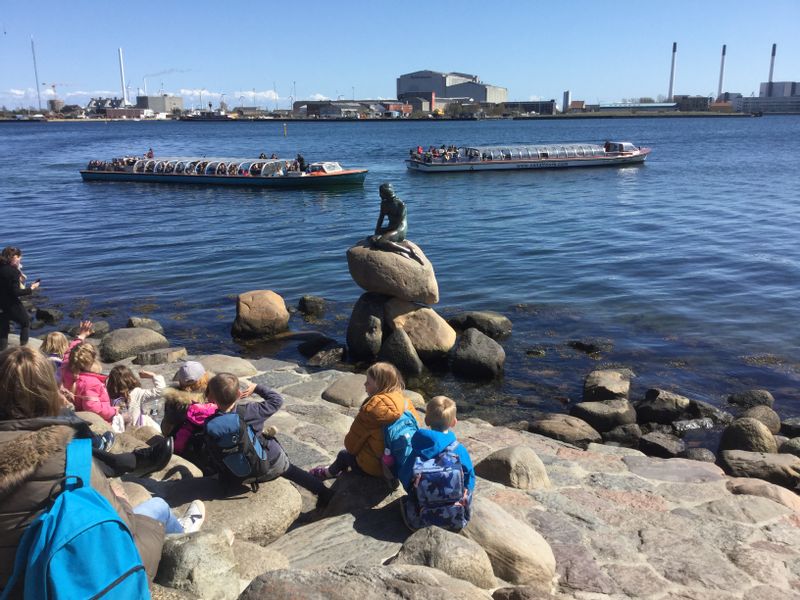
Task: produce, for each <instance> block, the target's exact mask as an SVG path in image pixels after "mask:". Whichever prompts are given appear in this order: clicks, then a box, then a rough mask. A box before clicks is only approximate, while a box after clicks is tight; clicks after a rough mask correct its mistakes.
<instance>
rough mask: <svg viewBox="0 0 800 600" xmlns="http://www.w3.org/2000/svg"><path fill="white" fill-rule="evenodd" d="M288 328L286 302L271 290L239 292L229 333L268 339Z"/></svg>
mask: <svg viewBox="0 0 800 600" xmlns="http://www.w3.org/2000/svg"><path fill="white" fill-rule="evenodd" d="M288 329H289V311H288V310H286V303H285V302H284V301H283V298H281V297H280V296H279V295H278V294H276V293H275V292H273V291H271V290H253V291H250V292H245V293H243V294H239V297H238V298H237V300H236V319H235V320H234V322H233V327H232V328H231V335H233V337H235V338H243V339H253V338H261V339H269V338H272V337H274V336H275V335H276V334H278V333H282V332H284V331H286V330H288Z"/></svg>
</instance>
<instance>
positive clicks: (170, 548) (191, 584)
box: [156, 530, 239, 600]
mask: <svg viewBox="0 0 800 600" xmlns="http://www.w3.org/2000/svg"><path fill="white" fill-rule="evenodd" d="M156 581H157V582H158V583H160V584H161V585H165V586H167V587H171V588H176V589H179V590H184V591H186V592H189V593H191V594H194V595H195V596H197V597H199V598H215V599H216V598H218V599H219V600H228V599H230V600H234V599H235V598H237V597H238V595H239V577H238V575H237V573H236V559H235V557H234V553H233V549H232V548H231V545H230V544H229V543H228V539H227V536H226V535H224V534H223V533H222V532H217V531H209V530H203V531H199V532H197V533H192V534H188V535H180V536H167V538H166V539H165V540H164V547H163V550H162V553H161V562H160V563H159V565H158V574H157V575H156Z"/></svg>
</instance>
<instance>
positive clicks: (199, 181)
mask: <svg viewBox="0 0 800 600" xmlns="http://www.w3.org/2000/svg"><path fill="white" fill-rule="evenodd" d="M366 176H367V171H366V170H360V169H359V170H351V171H342V172H339V173H326V174H324V175H305V176H302V177H287V176H280V177H244V176H239V175H183V174H163V173H130V172H126V171H91V170H82V171H81V177H82V178H83V180H84V181H125V182H137V183H178V184H189V185H232V186H246V187H267V188H295V189H311V188H327V187H337V186H347V185H350V186H355V185H363V184H364V178H365V177H366Z"/></svg>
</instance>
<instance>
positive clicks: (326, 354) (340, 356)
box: [306, 345, 345, 367]
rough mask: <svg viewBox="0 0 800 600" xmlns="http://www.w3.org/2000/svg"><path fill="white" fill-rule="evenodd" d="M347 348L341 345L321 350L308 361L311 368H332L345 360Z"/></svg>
mask: <svg viewBox="0 0 800 600" xmlns="http://www.w3.org/2000/svg"><path fill="white" fill-rule="evenodd" d="M344 353H345V347H344V346H341V345H337V346H334V347H333V348H327V349H325V350H320V351H319V352H317V353H316V354H315V355H314V356H312V357H311V358H309V359H308V360H307V361H306V364H307V365H308V366H309V367H332V366H334V365H337V364H339V363H340V362H342V361H343V360H344Z"/></svg>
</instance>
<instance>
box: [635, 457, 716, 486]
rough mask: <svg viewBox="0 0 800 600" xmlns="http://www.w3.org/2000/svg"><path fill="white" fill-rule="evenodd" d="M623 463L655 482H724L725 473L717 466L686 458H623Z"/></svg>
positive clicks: (637, 473)
mask: <svg viewBox="0 0 800 600" xmlns="http://www.w3.org/2000/svg"><path fill="white" fill-rule="evenodd" d="M622 461H623V462H624V463H625V465H626V466H627V467H628V469H629V470H630V472H631V473H635V474H636V475H639V476H640V477H644V478H645V479H653V480H655V481H672V482H679V483H705V482H708V481H722V480H724V479H725V473H724V472H723V471H722V469H721V468H719V467H718V466H717V465H712V464H709V463H706V462H698V461H694V460H686V459H685V458H670V459H664V458H653V457H650V456H623V457H622Z"/></svg>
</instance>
